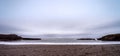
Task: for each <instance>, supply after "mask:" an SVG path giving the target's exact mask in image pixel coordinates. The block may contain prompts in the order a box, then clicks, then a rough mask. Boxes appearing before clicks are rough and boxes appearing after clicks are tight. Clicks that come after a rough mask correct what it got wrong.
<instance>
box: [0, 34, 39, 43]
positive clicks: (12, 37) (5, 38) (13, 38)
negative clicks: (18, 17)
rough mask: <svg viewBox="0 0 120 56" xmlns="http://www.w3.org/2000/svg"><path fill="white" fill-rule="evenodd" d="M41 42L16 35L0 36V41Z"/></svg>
mask: <svg viewBox="0 0 120 56" xmlns="http://www.w3.org/2000/svg"><path fill="white" fill-rule="evenodd" d="M17 40H41V38H23V37H21V36H18V35H16V34H0V41H17Z"/></svg>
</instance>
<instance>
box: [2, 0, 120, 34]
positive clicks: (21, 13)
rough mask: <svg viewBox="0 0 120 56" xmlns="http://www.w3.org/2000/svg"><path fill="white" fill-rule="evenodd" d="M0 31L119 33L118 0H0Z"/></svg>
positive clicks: (119, 13)
mask: <svg viewBox="0 0 120 56" xmlns="http://www.w3.org/2000/svg"><path fill="white" fill-rule="evenodd" d="M0 33H15V34H21V35H22V34H24V35H39V34H108V33H120V0H0Z"/></svg>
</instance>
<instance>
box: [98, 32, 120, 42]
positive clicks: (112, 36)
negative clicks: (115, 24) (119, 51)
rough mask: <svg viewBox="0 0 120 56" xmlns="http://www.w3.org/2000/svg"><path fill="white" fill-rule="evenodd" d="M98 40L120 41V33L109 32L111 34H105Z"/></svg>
mask: <svg viewBox="0 0 120 56" xmlns="http://www.w3.org/2000/svg"><path fill="white" fill-rule="evenodd" d="M98 40H102V41H120V34H109V35H106V36H103V37H101V38H98Z"/></svg>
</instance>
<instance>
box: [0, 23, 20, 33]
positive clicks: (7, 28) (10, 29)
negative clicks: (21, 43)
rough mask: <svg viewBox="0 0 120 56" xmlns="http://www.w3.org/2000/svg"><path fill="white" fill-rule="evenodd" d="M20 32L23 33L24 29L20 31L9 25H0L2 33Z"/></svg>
mask: <svg viewBox="0 0 120 56" xmlns="http://www.w3.org/2000/svg"><path fill="white" fill-rule="evenodd" d="M18 31H22V29H19V28H17V27H12V26H9V25H1V24H0V33H16V32H18Z"/></svg>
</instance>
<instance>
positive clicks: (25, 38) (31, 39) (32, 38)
mask: <svg viewBox="0 0 120 56" xmlns="http://www.w3.org/2000/svg"><path fill="white" fill-rule="evenodd" d="M22 39H23V40H41V38H22Z"/></svg>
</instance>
